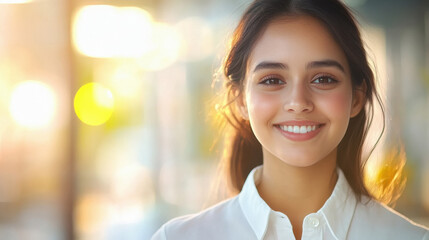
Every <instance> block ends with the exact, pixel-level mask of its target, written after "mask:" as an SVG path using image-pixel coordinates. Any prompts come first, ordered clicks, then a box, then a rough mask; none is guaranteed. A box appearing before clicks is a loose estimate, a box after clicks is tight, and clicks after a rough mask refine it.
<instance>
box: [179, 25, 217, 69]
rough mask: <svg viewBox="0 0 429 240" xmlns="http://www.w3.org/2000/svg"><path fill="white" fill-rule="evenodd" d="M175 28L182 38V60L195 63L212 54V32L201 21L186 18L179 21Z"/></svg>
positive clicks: (208, 26)
mask: <svg viewBox="0 0 429 240" xmlns="http://www.w3.org/2000/svg"><path fill="white" fill-rule="evenodd" d="M176 28H177V29H178V31H179V32H180V33H181V35H182V37H183V43H182V44H183V46H182V47H181V51H180V58H181V59H182V60H185V61H197V60H201V59H203V58H205V57H207V56H209V55H210V54H212V53H213V50H214V40H213V31H212V29H211V27H210V25H209V24H208V23H206V22H205V21H204V20H203V19H201V18H197V17H191V18H186V19H184V20H182V21H180V22H179V23H178V24H177V25H176Z"/></svg>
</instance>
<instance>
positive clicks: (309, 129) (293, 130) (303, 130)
mask: <svg viewBox="0 0 429 240" xmlns="http://www.w3.org/2000/svg"><path fill="white" fill-rule="evenodd" d="M279 127H280V128H281V129H282V130H283V131H286V132H291V133H300V134H304V133H308V132H312V131H315V130H316V128H318V126H316V125H313V126H287V125H279Z"/></svg>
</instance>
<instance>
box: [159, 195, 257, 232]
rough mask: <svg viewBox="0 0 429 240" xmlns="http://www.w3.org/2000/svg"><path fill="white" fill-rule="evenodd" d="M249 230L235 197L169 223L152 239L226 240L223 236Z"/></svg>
mask: <svg viewBox="0 0 429 240" xmlns="http://www.w3.org/2000/svg"><path fill="white" fill-rule="evenodd" d="M249 229H250V226H249V225H248V223H247V221H246V218H245V216H244V215H243V212H242V211H241V207H240V204H239V202H238V197H234V198H231V199H229V200H226V201H223V202H221V203H218V204H216V205H214V206H212V207H210V208H208V209H206V210H204V211H202V212H200V213H197V214H191V215H186V216H182V217H177V218H174V219H172V220H170V221H168V222H167V223H165V224H164V225H163V226H162V227H161V228H160V229H159V230H158V231H157V232H156V233H155V235H154V236H153V237H152V239H153V240H158V239H189V240H192V239H226V238H223V236H228V237H232V236H233V235H234V233H240V232H241V233H242V232H250V231H249ZM231 239H232V238H231Z"/></svg>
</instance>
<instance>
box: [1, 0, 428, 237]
mask: <svg viewBox="0 0 429 240" xmlns="http://www.w3.org/2000/svg"><path fill="white" fill-rule="evenodd" d="M248 3H249V1H246V0H235V1H231V0H216V1H214V0H212V1H198V0H126V1H125V0H96V1H93V0H91V1H90V0H33V1H32V0H0V36H1V37H0V239H2V240H3V239H5V240H16V239H20V240H26V239H29V240H30V239H31V240H38V239H43V240H50V239H53V240H54V239H55V240H56V239H67V240H71V239H101V240H103V239H121V240H128V239H149V238H150V236H151V235H152V234H153V233H154V231H156V229H158V228H159V227H160V225H161V224H163V223H164V222H166V221H167V220H168V219H171V218H173V217H175V216H178V215H183V214H187V213H193V212H197V211H199V210H201V209H203V207H205V206H207V205H208V204H209V203H211V202H212V200H213V199H211V198H212V197H213V194H211V192H210V191H211V187H210V186H212V184H213V182H214V180H215V175H216V166H217V163H218V158H219V156H220V155H219V151H218V149H217V148H216V147H215V148H212V145H213V141H214V139H215V137H216V129H214V128H213V125H212V124H210V121H209V119H208V117H207V116H208V111H209V110H210V109H209V107H208V106H209V104H208V103H209V102H210V99H211V98H212V97H213V96H214V92H213V90H212V89H211V81H212V78H213V75H214V73H215V72H216V70H217V68H218V67H219V65H220V62H221V59H222V57H223V54H224V52H225V46H226V45H227V42H228V39H227V38H228V36H230V34H231V32H232V30H233V27H234V25H235V24H236V23H237V20H238V18H239V16H240V14H241V13H242V12H243V10H244V9H245V7H246V6H247V5H248ZM346 3H347V4H348V5H349V6H350V7H352V8H353V9H355V10H356V12H357V13H358V18H359V20H360V21H361V23H362V28H363V32H364V37H365V42H366V44H367V46H368V49H370V57H371V58H372V59H373V62H374V65H375V66H376V69H377V77H378V79H379V83H378V85H379V88H380V89H381V92H382V95H383V97H384V99H385V101H386V107H387V109H386V110H387V113H388V115H389V117H388V119H387V132H386V135H385V137H384V138H383V139H381V143H382V145H381V147H380V148H378V149H377V150H376V151H375V152H374V154H373V157H372V158H371V161H370V162H369V163H368V168H367V170H368V171H367V180H368V182H369V183H377V182H378V183H380V182H381V183H382V184H383V182H382V180H383V178H385V177H386V176H389V174H391V173H392V172H394V171H393V170H394V169H396V168H398V167H403V168H404V176H402V177H401V179H405V178H406V180H407V182H406V185H404V186H402V187H404V188H403V195H402V196H401V197H400V198H399V200H398V201H397V204H396V205H395V209H397V210H398V211H399V212H401V213H403V214H405V215H406V216H408V217H410V218H411V219H413V220H414V221H416V222H418V223H421V224H424V225H426V226H429V157H428V156H429V124H428V123H429V121H428V119H429V3H428V2H427V1H424V0H420V1H419V0H411V1H401V0H394V1H393V0H390V1H380V0H347V1H346ZM375 123H376V127H375V128H374V129H373V130H374V131H373V133H374V134H373V135H376V132H377V130H379V129H377V126H379V125H377V124H379V123H380V119H379V117H377V116H376V120H375ZM369 145H371V143H369ZM401 146H402V147H403V149H404V150H405V152H406V155H401V153H398V149H399V148H400V147H401ZM405 159H406V160H407V162H406V164H405V166H403V164H404V161H403V160H405ZM385 187H386V188H387V189H388V188H389V186H385ZM399 187H401V186H399ZM374 194H376V195H377V194H378V193H377V192H375V193H374Z"/></svg>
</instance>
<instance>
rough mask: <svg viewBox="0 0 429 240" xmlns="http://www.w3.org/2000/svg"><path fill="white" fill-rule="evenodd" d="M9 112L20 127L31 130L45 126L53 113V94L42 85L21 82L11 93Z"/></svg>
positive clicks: (39, 83) (33, 82) (35, 82)
mask: <svg viewBox="0 0 429 240" xmlns="http://www.w3.org/2000/svg"><path fill="white" fill-rule="evenodd" d="M9 111H10V114H11V116H12V118H13V119H14V120H15V121H16V122H17V123H18V124H19V125H21V126H24V127H27V128H31V129H35V128H40V127H44V126H47V125H48V124H49V123H50V122H51V121H52V119H53V116H54V113H55V96H54V93H53V91H52V89H51V88H50V87H49V86H48V85H46V84H44V83H41V82H37V81H25V82H22V83H20V84H18V85H17V86H16V87H15V88H14V89H13V91H12V94H11V98H10V105H9Z"/></svg>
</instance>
